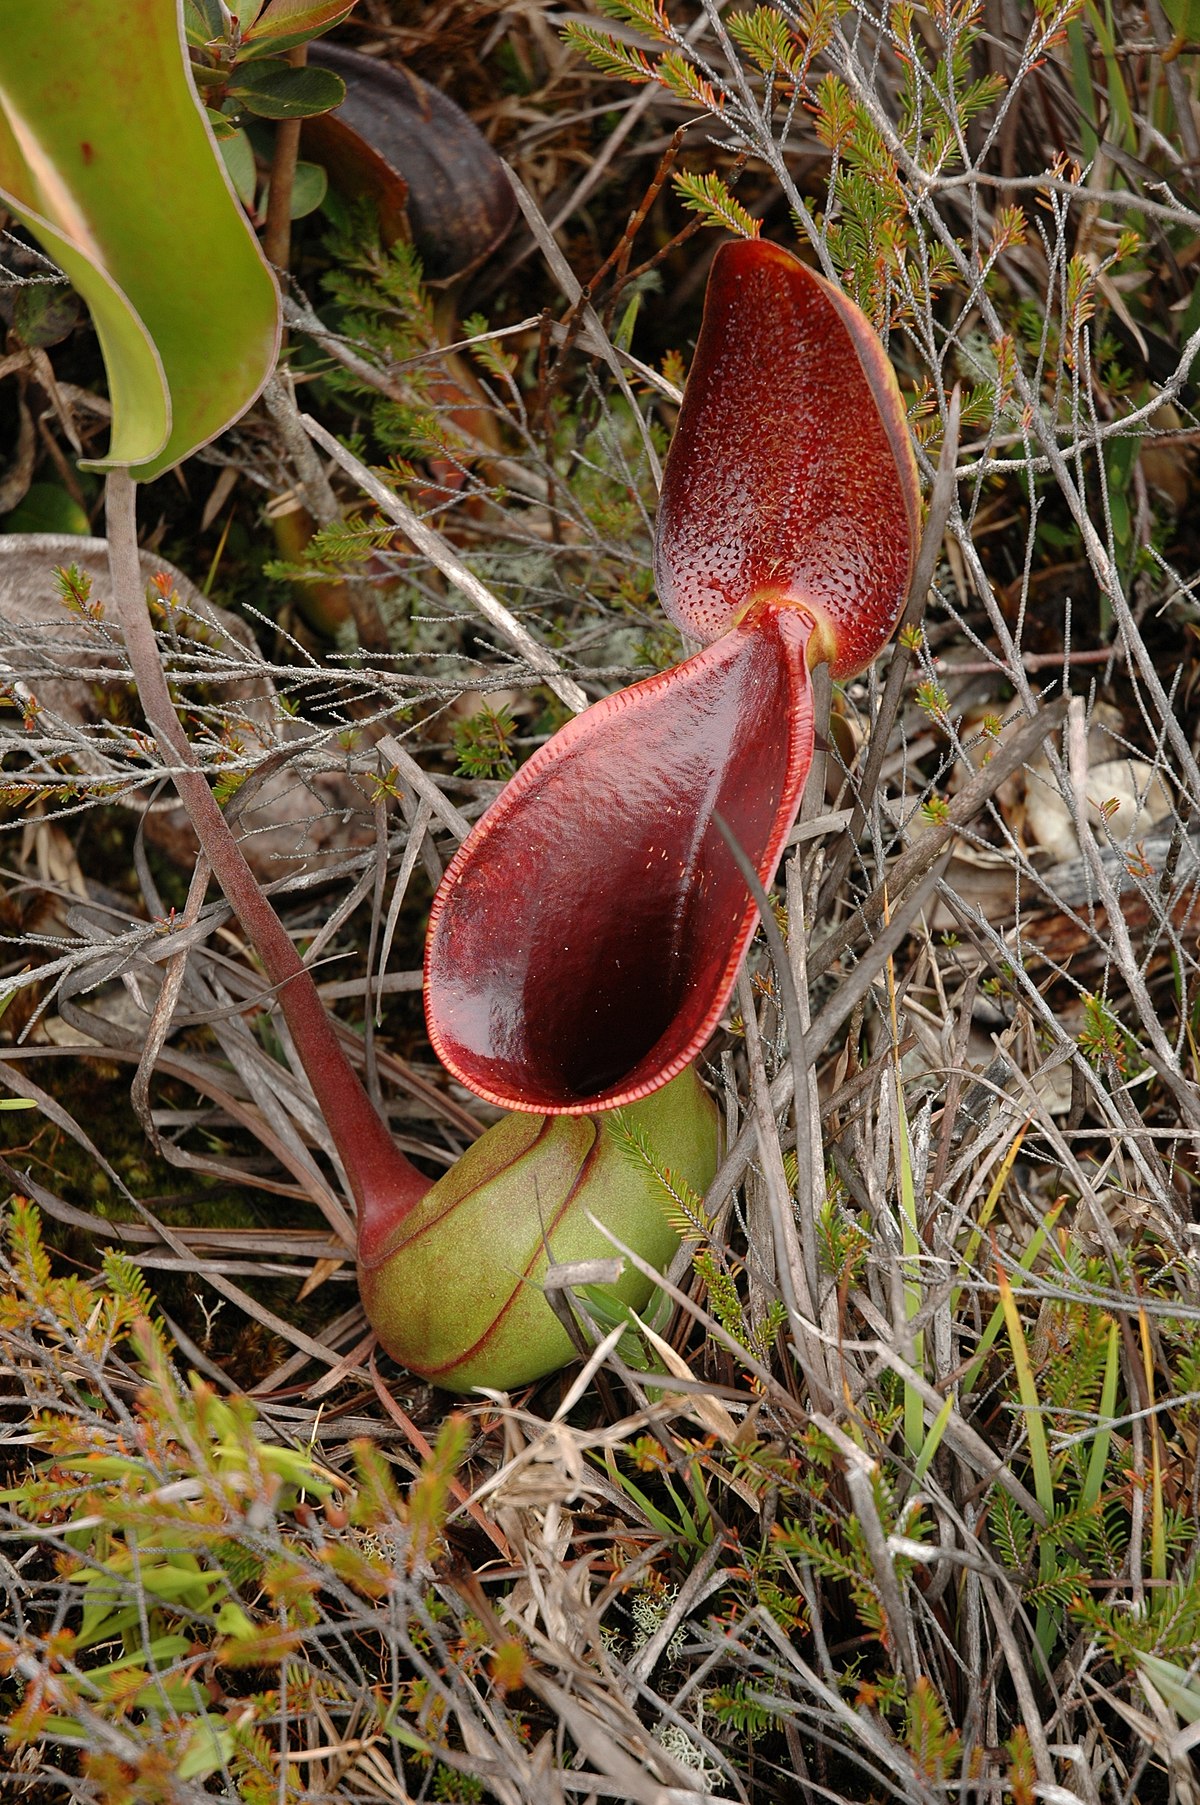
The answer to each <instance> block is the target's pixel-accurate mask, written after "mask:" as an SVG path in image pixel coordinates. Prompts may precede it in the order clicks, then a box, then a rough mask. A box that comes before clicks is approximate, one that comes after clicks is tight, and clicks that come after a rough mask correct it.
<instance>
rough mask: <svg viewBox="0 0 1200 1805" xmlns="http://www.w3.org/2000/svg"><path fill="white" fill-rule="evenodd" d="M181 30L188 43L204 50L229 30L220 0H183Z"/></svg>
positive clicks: (226, 16) (227, 20)
mask: <svg viewBox="0 0 1200 1805" xmlns="http://www.w3.org/2000/svg"><path fill="white" fill-rule="evenodd" d="M183 30H184V35H185V37H186V39H187V41H188V43H189V44H192V45H194V46H195V48H196V49H197V50H205V49H207V48H208V46H209V45H210V44H212V43H214V42H215V41H216V40H218V39H220V38H223V37H224V36H225V35H226V33H227V32H228V30H229V15H228V13H227V12H226V11H225V8H224V7H223V6H222V5H221V0H183Z"/></svg>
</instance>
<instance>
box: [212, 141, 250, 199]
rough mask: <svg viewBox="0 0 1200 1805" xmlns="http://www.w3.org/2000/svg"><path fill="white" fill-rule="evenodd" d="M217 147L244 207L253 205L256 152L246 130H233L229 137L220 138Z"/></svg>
mask: <svg viewBox="0 0 1200 1805" xmlns="http://www.w3.org/2000/svg"><path fill="white" fill-rule="evenodd" d="M217 148H218V150H219V151H220V153H221V159H222V161H223V163H224V164H225V167H226V169H227V170H228V172H229V179H230V181H231V182H232V183H233V188H234V193H235V194H236V195H237V197H238V199H239V200H240V201H241V203H242V205H243V207H252V206H253V205H254V190H255V187H256V185H257V175H256V172H255V168H254V152H253V150H252V149H251V147H250V140H249V138H247V136H246V134H245V132H242V131H237V132H232V133H230V135H229V137H228V138H221V139H220V140H218V144H217Z"/></svg>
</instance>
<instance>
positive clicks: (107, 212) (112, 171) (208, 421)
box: [0, 0, 279, 481]
mask: <svg viewBox="0 0 1200 1805" xmlns="http://www.w3.org/2000/svg"><path fill="white" fill-rule="evenodd" d="M0 200H3V202H4V203H5V204H6V205H7V206H9V207H10V208H11V209H12V211H13V212H14V213H16V214H17V215H18V217H19V218H20V219H21V220H22V221H23V223H24V224H25V225H26V226H27V227H28V228H29V230H30V231H31V232H32V233H33V234H34V236H35V237H36V238H37V239H38V241H39V242H40V243H41V245H42V246H43V248H44V249H45V250H46V252H47V254H48V255H49V256H51V257H53V258H54V260H55V261H56V262H57V263H59V264H60V265H61V266H62V268H63V269H64V270H65V271H66V273H67V275H68V276H69V277H70V279H71V281H72V282H73V283H74V285H75V287H76V288H77V289H78V291H79V293H80V294H81V295H82V296H83V298H84V300H85V301H86V302H87V304H88V306H89V308H90V309H91V313H92V318H93V320H94V322H95V325H96V331H97V333H98V334H99V337H100V345H101V349H102V351H103V353H104V361H105V364H106V366H107V369H108V382H109V394H110V398H111V400H112V407H113V423H112V439H111V443H110V447H109V454H108V457H107V458H104V459H95V460H93V462H94V463H95V464H96V465H97V466H103V465H105V464H118V465H120V464H124V465H127V466H128V467H129V470H130V472H131V474H132V475H134V476H136V477H137V478H139V479H140V480H143V481H146V480H149V479H150V478H152V477H155V476H158V475H160V474H161V472H162V471H164V470H168V469H170V467H171V466H172V465H173V464H177V463H178V462H179V461H180V459H182V458H185V457H187V456H188V454H189V453H190V452H193V451H195V450H196V449H197V447H198V446H201V445H204V444H207V442H208V441H209V440H210V439H212V438H215V437H216V435H217V434H218V433H219V432H222V431H223V430H224V429H225V427H227V426H229V425H230V424H231V423H232V422H233V421H234V420H236V419H237V418H238V416H239V415H240V414H242V413H243V412H244V411H245V410H246V408H247V407H249V405H250V403H251V402H252V401H253V400H254V398H255V396H256V395H257V394H258V392H259V390H260V389H261V388H262V385H263V383H264V382H265V381H266V380H267V377H268V376H269V375H270V373H271V371H272V369H273V368H274V363H275V356H276V352H277V349H278V342H279V296H278V292H277V290H276V287H275V283H274V280H273V278H272V276H271V272H270V270H269V269H268V267H267V264H266V262H265V260H264V258H263V256H262V253H261V251H260V250H259V248H258V244H257V242H256V240H255V238H254V235H253V233H252V232H251V230H250V227H249V225H248V223H247V221H246V219H245V216H244V215H243V214H242V212H241V209H240V208H239V207H238V204H237V201H236V199H235V198H234V194H233V191H232V189H231V187H230V184H229V181H228V178H227V176H226V174H225V169H224V165H223V164H222V162H221V159H220V156H219V154H218V152H217V149H216V143H215V140H214V138H213V135H212V132H211V130H210V128H209V126H208V123H207V121H206V119H205V117H204V113H203V110H202V108H201V106H200V104H199V102H198V100H197V98H196V94H195V91H194V89H193V87H192V83H191V78H190V76H189V74H188V67H187V57H186V51H185V49H184V41H183V30H182V22H181V9H180V5H179V4H178V0H123V4H122V5H121V6H120V7H118V8H114V7H113V5H112V4H111V0H55V4H54V5H53V6H42V5H39V6H31V5H29V3H28V0H0Z"/></svg>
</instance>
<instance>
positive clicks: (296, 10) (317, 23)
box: [239, 0, 354, 61]
mask: <svg viewBox="0 0 1200 1805" xmlns="http://www.w3.org/2000/svg"><path fill="white" fill-rule="evenodd" d="M353 10H354V0H270V5H269V6H266V7H264V9H263V11H262V12H261V13H260V14H259V17H258V19H257V21H256V23H255V24H254V26H253V28H252V29H251V30H249V31H244V32H243V34H242V46H243V48H242V50H241V52H240V57H239V60H244V61H248V60H249V59H250V58H251V57H252V56H255V55H258V56H261V55H263V54H269V55H271V56H278V55H279V53H280V51H281V50H294V49H295V48H296V46H297V45H299V44H307V43H310V42H311V40H312V39H313V38H319V37H320V36H321V35H322V33H323V32H326V31H330V30H332V28H333V27H334V26H335V25H340V24H341V22H342V20H343V19H344V18H346V16H347V14H349V13H350V12H352V11H353Z"/></svg>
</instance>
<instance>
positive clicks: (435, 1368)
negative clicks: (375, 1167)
mask: <svg viewBox="0 0 1200 1805" xmlns="http://www.w3.org/2000/svg"><path fill="white" fill-rule="evenodd" d="M622 1113H623V1116H624V1119H625V1121H626V1122H627V1123H628V1124H629V1126H630V1127H631V1128H633V1129H635V1130H636V1132H637V1133H638V1134H639V1135H640V1136H644V1137H645V1141H646V1143H647V1144H648V1146H649V1149H650V1151H651V1153H652V1155H653V1159H654V1164H655V1166H656V1167H657V1168H658V1169H659V1170H666V1171H669V1172H670V1173H671V1174H672V1176H673V1177H675V1178H677V1179H682V1180H683V1181H685V1182H686V1183H687V1184H688V1185H689V1186H690V1187H691V1188H692V1189H693V1190H695V1191H698V1192H701V1193H703V1192H704V1191H705V1190H706V1189H707V1188H708V1185H709V1184H710V1183H711V1181H712V1177H713V1174H714V1173H715V1171H716V1166H717V1155H718V1116H717V1110H716V1106H715V1104H714V1103H713V1101H712V1098H711V1097H710V1096H709V1095H708V1093H707V1091H706V1090H705V1089H704V1086H703V1085H702V1084H701V1082H700V1080H699V1078H698V1077H697V1075H696V1072H695V1070H694V1068H692V1067H689V1068H688V1069H687V1070H686V1071H684V1072H681V1073H680V1075H679V1077H678V1078H676V1079H675V1080H674V1081H673V1082H672V1083H671V1084H669V1085H667V1086H666V1088H665V1089H663V1090H661V1091H658V1092H656V1093H655V1095H654V1096H652V1097H647V1098H646V1099H645V1100H644V1101H642V1102H640V1103H635V1104H631V1105H629V1106H628V1108H627V1109H626V1110H625V1111H624V1112H622ZM667 1204H668V1199H667V1197H666V1195H665V1193H664V1192H663V1188H662V1186H661V1184H660V1183H659V1181H658V1179H657V1178H656V1177H655V1175H654V1172H653V1171H651V1170H649V1169H647V1168H646V1166H645V1164H644V1162H643V1161H641V1160H640V1159H638V1158H637V1157H635V1156H633V1155H632V1154H631V1153H630V1152H629V1150H628V1147H627V1145H626V1144H625V1143H624V1142H623V1140H622V1138H620V1137H619V1136H618V1134H617V1133H616V1132H615V1130H614V1124H613V1120H612V1116H611V1115H609V1116H605V1115H599V1116H535V1115H525V1114H518V1115H510V1116H506V1117H505V1118H504V1119H503V1120H502V1121H500V1122H497V1123H496V1124H495V1126H494V1127H492V1128H489V1129H488V1131H487V1132H486V1134H484V1135H482V1136H481V1137H480V1139H479V1140H478V1141H476V1142H475V1143H474V1145H473V1146H471V1147H469V1148H468V1149H467V1151H466V1152H465V1153H464V1154H463V1155H462V1157H461V1158H460V1159H459V1160H458V1161H457V1163H456V1164H455V1165H454V1166H453V1167H452V1168H451V1170H450V1171H449V1172H447V1173H446V1175H445V1177H444V1178H442V1179H440V1180H439V1181H438V1183H437V1184H436V1185H434V1186H433V1188H432V1190H430V1191H429V1192H428V1193H427V1194H426V1196H425V1197H423V1198H422V1199H421V1201H420V1203H418V1204H417V1206H416V1208H415V1209H412V1210H410V1211H409V1212H408V1214H407V1215H405V1216H404V1217H403V1219H402V1220H401V1221H399V1222H398V1223H397V1224H396V1226H395V1228H394V1230H393V1231H392V1233H391V1234H390V1235H388V1236H387V1237H385V1238H384V1240H383V1241H382V1243H381V1245H380V1247H379V1249H378V1252H377V1253H376V1254H375V1257H374V1258H373V1259H372V1260H371V1261H370V1263H367V1262H366V1261H364V1260H363V1259H361V1258H360V1261H359V1270H358V1276H359V1286H360V1289H361V1292H362V1299H363V1305H364V1308H365V1309H366V1312H367V1316H368V1318H369V1320H370V1322H371V1324H372V1326H373V1328H374V1329H375V1331H376V1333H377V1335H378V1336H379V1339H380V1342H381V1343H382V1345H383V1346H384V1347H385V1348H386V1349H387V1351H388V1353H389V1354H391V1355H392V1356H393V1358H394V1359H396V1360H398V1361H400V1362H401V1363H402V1364H403V1365H404V1366H407V1367H408V1368H409V1369H410V1370H411V1371H413V1372H416V1373H419V1374H421V1376H422V1377H424V1378H426V1379H429V1380H431V1381H432V1382H433V1383H434V1384H436V1385H441V1386H445V1387H446V1388H447V1389H449V1390H452V1391H466V1390H469V1389H470V1388H471V1387H472V1386H475V1385H486V1386H490V1387H492V1388H494V1389H496V1390H506V1389H508V1388H509V1387H511V1386H515V1385H523V1384H526V1383H528V1382H529V1381H530V1380H533V1379H539V1378H541V1377H542V1376H543V1375H544V1374H545V1373H549V1372H553V1371H554V1370H555V1369H556V1368H557V1367H560V1366H563V1365H565V1364H566V1363H567V1361H569V1360H570V1359H571V1358H572V1355H573V1353H574V1349H573V1348H572V1346H571V1342H570V1339H569V1337H568V1335H567V1333H566V1331H565V1329H564V1328H563V1326H562V1324H561V1323H560V1322H559V1320H558V1318H557V1317H556V1316H555V1314H554V1312H553V1310H552V1309H551V1307H550V1305H549V1304H548V1303H547V1301H546V1297H545V1294H544V1292H543V1290H542V1280H543V1279H544V1277H545V1274H546V1271H547V1269H548V1267H549V1266H550V1264H551V1263H552V1262H553V1263H555V1264H566V1263H569V1262H573V1261H577V1260H594V1259H604V1258H612V1257H613V1256H614V1254H615V1249H614V1248H613V1246H612V1244H611V1243H610V1242H609V1241H607V1240H606V1239H605V1237H604V1235H603V1234H602V1233H601V1232H600V1231H599V1230H598V1229H597V1228H596V1227H595V1226H594V1225H593V1224H592V1223H591V1222H590V1221H589V1220H588V1218H589V1216H594V1217H596V1218H597V1220H598V1221H600V1222H602V1223H603V1224H604V1226H605V1228H607V1229H609V1230H610V1231H611V1232H612V1234H614V1235H615V1236H616V1237H617V1239H618V1240H620V1241H622V1242H624V1243H625V1245H626V1246H628V1247H632V1248H634V1249H635V1250H636V1251H637V1253H638V1254H640V1255H641V1257H642V1258H643V1259H644V1260H645V1261H647V1262H648V1263H649V1264H650V1265H653V1266H655V1267H656V1268H658V1269H659V1270H660V1271H661V1270H662V1268H663V1267H665V1266H666V1265H667V1263H668V1262H669V1260H670V1259H671V1257H672V1255H673V1254H674V1252H675V1250H676V1247H677V1246H678V1243H679V1238H678V1235H677V1234H676V1232H675V1230H674V1229H673V1228H672V1227H671V1224H670V1222H669V1220H668V1216H667ZM652 1288H653V1287H652V1284H651V1281H650V1280H649V1279H648V1278H646V1277H645V1276H644V1275H643V1274H642V1273H640V1272H638V1271H636V1270H634V1269H633V1268H632V1267H631V1266H629V1265H628V1263H627V1264H626V1269H625V1271H624V1272H623V1274H622V1276H621V1278H620V1280H619V1282H618V1284H617V1285H616V1288H615V1289H616V1291H617V1294H618V1295H619V1296H620V1298H621V1299H622V1300H623V1301H624V1302H625V1303H627V1304H629V1305H631V1306H632V1307H633V1308H634V1309H635V1310H636V1309H641V1308H642V1307H643V1306H644V1305H645V1303H646V1301H647V1299H648V1298H649V1296H650V1292H651V1290H652Z"/></svg>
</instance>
